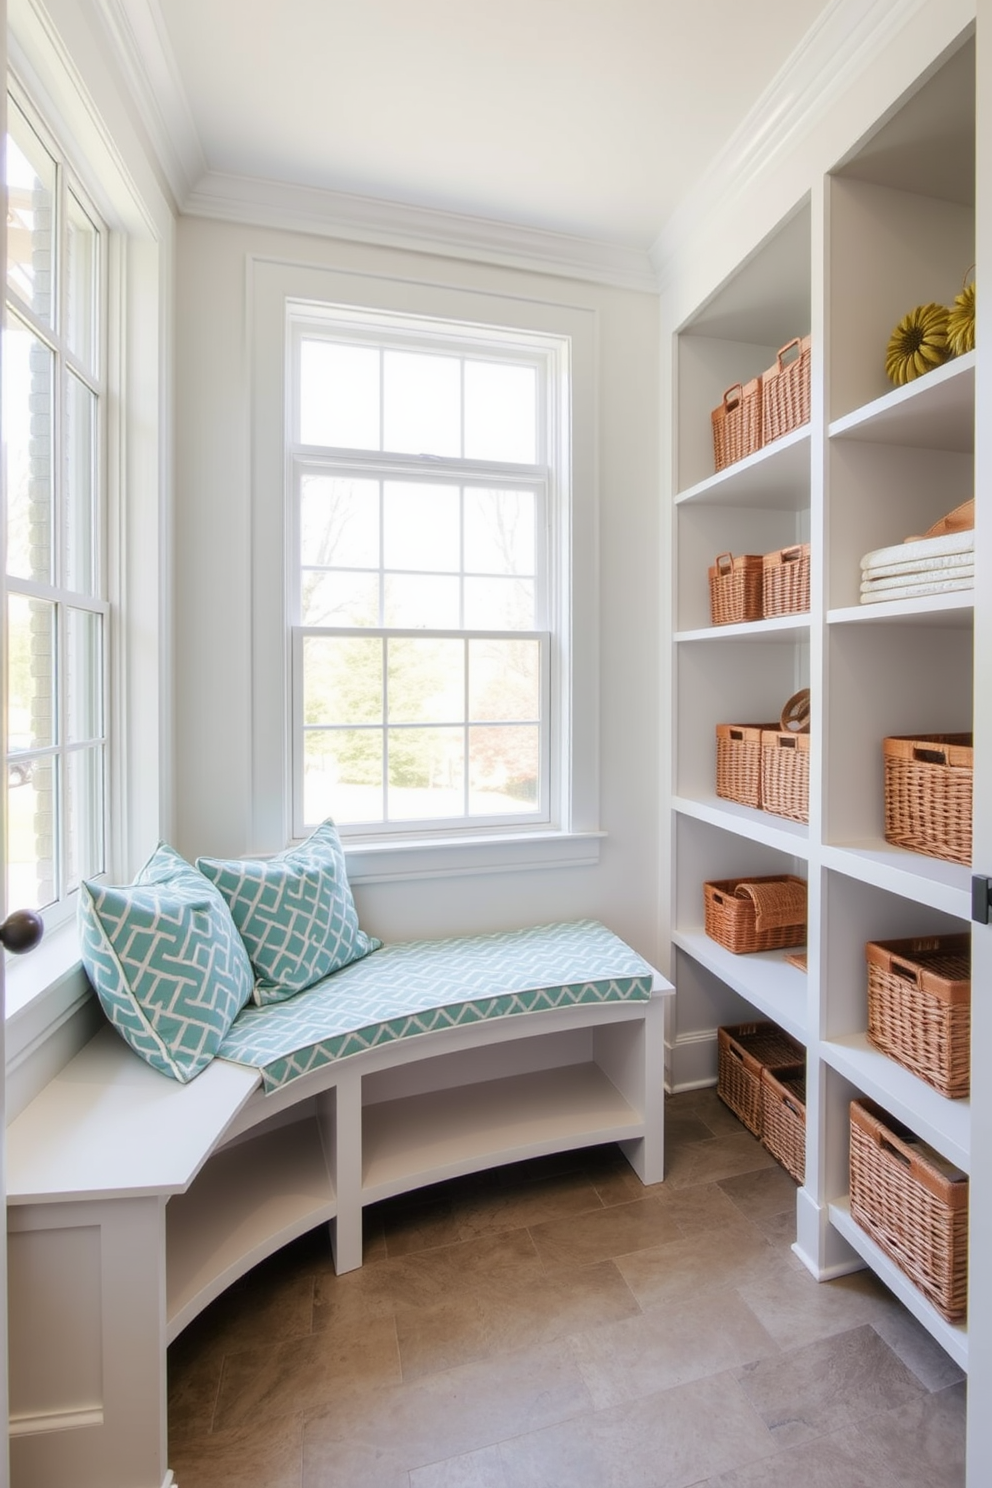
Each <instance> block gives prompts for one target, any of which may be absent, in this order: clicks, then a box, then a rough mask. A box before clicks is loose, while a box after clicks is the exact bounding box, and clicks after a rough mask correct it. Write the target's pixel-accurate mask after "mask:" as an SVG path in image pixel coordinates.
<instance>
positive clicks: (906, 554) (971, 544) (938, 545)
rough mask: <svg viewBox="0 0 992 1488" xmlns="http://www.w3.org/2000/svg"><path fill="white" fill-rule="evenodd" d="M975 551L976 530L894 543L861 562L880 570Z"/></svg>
mask: <svg viewBox="0 0 992 1488" xmlns="http://www.w3.org/2000/svg"><path fill="white" fill-rule="evenodd" d="M974 550H975V529H974V528H973V527H972V528H970V529H969V530H968V531H967V532H949V533H947V535H946V536H945V537H921V538H917V539H916V541H914V542H907V543H894V544H892V546H890V547H887V548H875V550H874V551H873V552H871V553H866V554H865V556H864V557H863V558H862V560H861V567H862V568H878V567H879V566H880V565H884V564H886V563H901V562H903V561H905V560H907V559H908V560H910V561H915V560H916V559H918V558H942V557H945V556H946V555H947V554H948V553H972V552H974Z"/></svg>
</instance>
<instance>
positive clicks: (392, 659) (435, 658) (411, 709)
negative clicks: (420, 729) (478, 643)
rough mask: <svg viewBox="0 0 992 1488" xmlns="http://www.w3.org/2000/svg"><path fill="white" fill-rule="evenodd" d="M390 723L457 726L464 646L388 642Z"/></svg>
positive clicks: (461, 714)
mask: <svg viewBox="0 0 992 1488" xmlns="http://www.w3.org/2000/svg"><path fill="white" fill-rule="evenodd" d="M387 675H388V680H389V721H390V723H461V722H462V720H463V719H464V717H465V642H464V641H462V640H457V641H445V640H438V639H437V638H436V637H425V638H424V639H423V640H419V639H417V640H403V639H394V640H391V641H390V642H389V668H388V673H387Z"/></svg>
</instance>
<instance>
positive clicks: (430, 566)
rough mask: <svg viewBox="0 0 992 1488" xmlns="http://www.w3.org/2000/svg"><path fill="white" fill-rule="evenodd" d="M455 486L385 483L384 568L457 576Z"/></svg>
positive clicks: (458, 544) (457, 503)
mask: <svg viewBox="0 0 992 1488" xmlns="http://www.w3.org/2000/svg"><path fill="white" fill-rule="evenodd" d="M460 505H461V503H460V496H459V491H458V487H457V486H429V485H426V484H424V483H423V482H421V481H386V482H385V484H384V489H383V523H384V527H385V533H384V544H383V548H384V554H385V565H386V567H387V568H392V569H407V570H409V569H415V570H419V571H421V572H429V573H457V572H458V568H459V563H460V560H461V518H460Z"/></svg>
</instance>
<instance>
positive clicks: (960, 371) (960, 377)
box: [829, 351, 976, 454]
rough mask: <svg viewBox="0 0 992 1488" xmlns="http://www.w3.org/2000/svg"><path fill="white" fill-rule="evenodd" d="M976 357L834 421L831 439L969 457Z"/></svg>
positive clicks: (972, 354)
mask: <svg viewBox="0 0 992 1488" xmlns="http://www.w3.org/2000/svg"><path fill="white" fill-rule="evenodd" d="M975 356H976V353H975V352H973V351H969V352H968V353H966V355H965V356H962V357H956V358H955V360H954V361H953V362H946V363H945V364H944V366H943V367H937V368H935V370H934V371H933V372H928V373H927V374H926V376H925V377H918V378H917V379H916V381H915V382H910V383H907V384H906V386H905V387H899V388H894V389H893V390H892V392H891V393H886V394H885V396H884V397H881V398H876V399H875V400H874V401H873V402H871V403H868V404H866V405H865V406H864V407H862V408H856V409H854V411H853V412H851V413H848V414H845V415H844V417H843V418H839V419H834V421H833V423H832V424H831V425H830V430H829V433H830V438H831V439H865V440H869V441H870V442H871V443H872V444H898V445H901V446H903V447H905V448H910V449H937V450H953V451H955V452H957V453H959V454H970V453H971V452H972V451H973V450H974V448H975Z"/></svg>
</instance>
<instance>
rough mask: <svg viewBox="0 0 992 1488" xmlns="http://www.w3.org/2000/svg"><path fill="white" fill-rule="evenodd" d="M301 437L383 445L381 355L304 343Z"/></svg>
mask: <svg viewBox="0 0 992 1488" xmlns="http://www.w3.org/2000/svg"><path fill="white" fill-rule="evenodd" d="M300 440H301V441H302V443H303V444H330V445H339V446H340V447H341V448H342V449H369V450H374V449H379V448H380V445H379V353H378V351H377V350H376V349H375V347H371V346H347V345H342V344H340V343H335V342H333V341H303V342H301V344H300Z"/></svg>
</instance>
